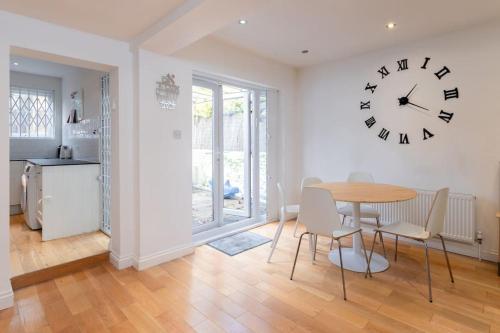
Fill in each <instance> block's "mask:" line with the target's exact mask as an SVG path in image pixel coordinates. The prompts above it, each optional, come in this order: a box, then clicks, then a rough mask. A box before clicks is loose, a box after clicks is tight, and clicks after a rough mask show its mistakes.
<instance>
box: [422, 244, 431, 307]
mask: <svg viewBox="0 0 500 333" xmlns="http://www.w3.org/2000/svg"><path fill="white" fill-rule="evenodd" d="M424 246H425V265H426V267H427V283H428V285H429V302H431V303H432V286H431V266H430V262H429V247H428V246H427V242H424Z"/></svg>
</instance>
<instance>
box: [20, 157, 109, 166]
mask: <svg viewBox="0 0 500 333" xmlns="http://www.w3.org/2000/svg"><path fill="white" fill-rule="evenodd" d="M26 161H27V162H29V163H31V164H34V165H39V166H61V165H84V164H100V163H99V162H91V161H82V160H72V159H59V158H38V159H27V160H26Z"/></svg>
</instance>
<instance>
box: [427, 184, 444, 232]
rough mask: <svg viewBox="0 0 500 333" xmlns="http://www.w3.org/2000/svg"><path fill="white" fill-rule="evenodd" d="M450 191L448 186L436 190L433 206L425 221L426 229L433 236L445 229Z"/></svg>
mask: <svg viewBox="0 0 500 333" xmlns="http://www.w3.org/2000/svg"><path fill="white" fill-rule="evenodd" d="M449 192H450V190H449V189H448V188H442V189H440V190H439V191H437V192H436V195H435V196H434V200H433V201H432V206H431V209H430V211H429V215H427V221H426V223H425V230H426V231H428V232H430V234H431V235H432V236H434V235H437V234H439V233H441V232H442V231H443V227H444V218H445V216H446V210H447V209H448V195H449Z"/></svg>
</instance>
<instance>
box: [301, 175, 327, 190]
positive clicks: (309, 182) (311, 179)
mask: <svg viewBox="0 0 500 333" xmlns="http://www.w3.org/2000/svg"><path fill="white" fill-rule="evenodd" d="M322 182H323V181H322V180H321V179H319V178H317V177H306V178H303V179H302V183H301V184H300V190H301V191H302V190H303V189H304V187H306V186H309V185H314V184H319V183H322Z"/></svg>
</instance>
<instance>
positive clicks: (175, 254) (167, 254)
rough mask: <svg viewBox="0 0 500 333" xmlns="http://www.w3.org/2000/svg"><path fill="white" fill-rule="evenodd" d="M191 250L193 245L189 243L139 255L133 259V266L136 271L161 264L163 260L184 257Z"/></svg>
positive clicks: (191, 251) (192, 250)
mask: <svg viewBox="0 0 500 333" xmlns="http://www.w3.org/2000/svg"><path fill="white" fill-rule="evenodd" d="M193 252H194V247H193V246H192V245H191V244H189V245H184V246H179V247H176V248H173V249H169V250H165V251H159V252H156V253H154V254H150V255H147V256H142V257H139V258H138V259H137V260H136V261H135V263H134V267H135V269H137V270H138V271H142V270H145V269H148V268H150V267H153V266H156V265H159V264H162V263H164V262H167V261H171V260H174V259H177V258H180V257H184V256H186V255H188V254H191V253H193Z"/></svg>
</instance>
